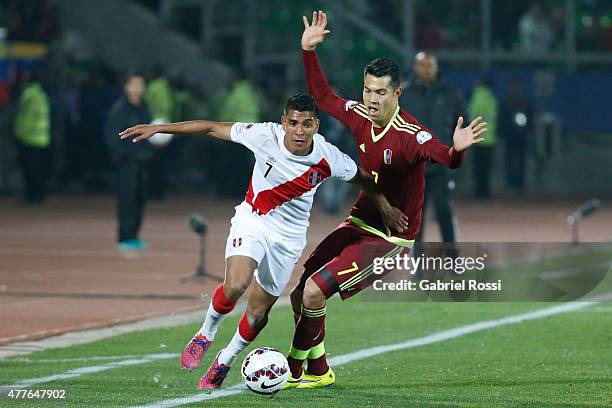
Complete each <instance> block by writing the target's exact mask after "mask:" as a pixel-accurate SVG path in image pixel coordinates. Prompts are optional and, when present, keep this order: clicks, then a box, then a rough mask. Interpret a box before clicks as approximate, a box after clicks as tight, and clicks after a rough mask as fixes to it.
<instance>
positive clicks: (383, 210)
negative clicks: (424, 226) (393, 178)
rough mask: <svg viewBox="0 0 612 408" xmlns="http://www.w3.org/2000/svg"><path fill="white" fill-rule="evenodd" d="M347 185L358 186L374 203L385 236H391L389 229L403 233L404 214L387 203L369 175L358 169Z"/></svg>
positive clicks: (406, 220)
mask: <svg viewBox="0 0 612 408" xmlns="http://www.w3.org/2000/svg"><path fill="white" fill-rule="evenodd" d="M349 183H354V184H357V185H359V186H360V187H361V188H362V190H363V191H364V192H365V193H366V194H367V195H368V197H370V199H371V200H372V201H373V202H374V205H376V208H377V209H378V212H380V215H381V217H382V220H383V223H384V224H385V229H386V233H387V235H391V231H390V228H393V229H394V230H396V231H397V232H404V231H405V230H406V229H407V228H408V217H407V216H406V214H404V213H403V212H402V211H401V210H399V209H397V208H395V207H393V206H392V205H391V203H389V201H388V200H387V197H385V195H384V194H382V193H381V191H380V187H379V186H378V184H376V182H375V181H374V178H373V177H372V175H371V174H370V173H368V172H367V171H365V170H364V169H362V168H361V167H359V168H358V169H357V173H356V174H355V177H353V178H352V179H351V180H349Z"/></svg>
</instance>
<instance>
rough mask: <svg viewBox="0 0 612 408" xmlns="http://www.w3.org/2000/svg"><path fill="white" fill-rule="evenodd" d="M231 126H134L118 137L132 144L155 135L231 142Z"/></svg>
mask: <svg viewBox="0 0 612 408" xmlns="http://www.w3.org/2000/svg"><path fill="white" fill-rule="evenodd" d="M232 125H233V123H232V122H214V121H211V120H192V121H189V122H177V123H168V124H163V125H136V126H133V127H131V128H127V129H125V130H124V131H123V132H120V133H119V136H121V139H129V138H133V139H132V142H134V143H136V142H140V141H141V140H145V139H148V138H150V137H151V136H153V135H154V134H156V133H172V134H175V135H178V134H185V135H210V136H213V137H216V138H218V139H223V140H231V139H230V131H231V129H232Z"/></svg>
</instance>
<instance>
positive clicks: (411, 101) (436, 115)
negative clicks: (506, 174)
mask: <svg viewBox="0 0 612 408" xmlns="http://www.w3.org/2000/svg"><path fill="white" fill-rule="evenodd" d="M412 69H413V72H414V75H413V76H412V77H411V78H410V79H409V81H408V83H407V84H406V86H405V87H404V91H403V92H402V96H401V97H400V106H403V107H404V108H405V109H408V110H409V111H410V112H411V113H412V114H413V115H414V117H415V118H417V120H418V121H419V122H421V123H422V124H423V125H425V126H427V127H428V128H429V129H431V130H432V131H433V132H434V133H435V134H436V135H437V136H438V137H439V138H440V139H441V140H442V141H443V142H444V143H446V144H447V145H449V146H452V145H453V140H452V137H453V136H452V135H453V131H454V128H455V124H456V123H457V118H458V117H459V116H463V117H464V120H466V121H467V115H466V112H465V102H464V100H463V96H462V95H461V93H460V92H459V90H458V89H456V88H455V87H454V86H452V85H451V84H450V83H449V82H448V81H446V79H444V78H443V77H441V76H439V74H438V72H439V71H438V61H437V59H436V57H435V56H434V55H433V54H430V53H425V52H419V53H418V54H417V55H416V57H415V59H414V64H413V66H412ZM454 189H455V181H454V180H453V175H452V172H451V171H450V170H449V169H448V168H446V167H444V166H439V165H437V164H431V163H429V164H427V167H426V173H425V202H424V204H423V221H422V224H421V231H420V232H419V234H418V236H417V241H418V242H422V241H423V232H424V230H425V228H424V226H425V218H426V217H425V213H426V211H427V204H428V202H429V200H433V205H434V209H435V214H436V219H437V221H438V224H439V226H440V234H441V236H442V241H443V242H445V243H454V242H455V241H456V238H457V237H456V230H455V227H456V220H455V218H454V216H453V204H452V191H453V190H454Z"/></svg>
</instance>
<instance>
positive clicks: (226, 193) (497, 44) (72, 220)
mask: <svg viewBox="0 0 612 408" xmlns="http://www.w3.org/2000/svg"><path fill="white" fill-rule="evenodd" d="M541 3H542V5H543V6H544V12H545V16H546V18H547V19H548V21H549V23H550V24H551V27H553V28H554V30H553V31H554V41H552V43H551V44H550V47H549V49H548V50H547V51H546V52H537V53H532V52H527V51H525V50H523V48H522V45H521V40H520V36H519V30H518V21H519V19H520V18H521V16H523V15H524V14H525V13H526V12H527V10H528V9H529V7H530V6H531V4H532V2H531V1H526V0H520V1H512V2H509V1H508V2H506V1H503V2H501V1H499V2H498V1H492V0H455V1H451V0H439V1H435V2H431V1H430V2H427V1H421V0H414V1H411V0H405V1H400V0H396V1H377V2H372V1H369V2H367V1H351V2H348V1H340V0H337V1H328V2H312V1H310V2H307V1H292V2H286V1H280V0H278V1H275V0H260V1H258V0H244V1H239V0H231V1H223V2H221V1H212V0H211V1H203V0H202V1H198V0H167V1H163V0H158V1H155V0H149V1H147V0H135V1H126V0H107V1H95V2H77V1H71V0H57V1H44V0H37V1H36V0H25V1H17V0H0V192H1V196H0V311H1V312H0V346H5V347H4V348H3V352H5V353H7V354H6V355H16V354H20V353H24V352H30V351H32V350H36V349H37V347H39V346H38V345H37V343H31V342H30V341H32V340H37V339H41V338H46V337H49V336H52V335H57V334H61V333H65V332H70V331H79V330H86V329H91V328H97V327H107V326H112V325H115V324H119V323H126V322H131V321H138V320H142V319H144V318H149V317H153V316H173V315H174V314H175V313H176V314H178V313H180V312H184V311H186V310H200V309H203V308H205V307H206V305H207V303H208V297H207V296H208V294H210V293H211V289H212V288H213V287H214V286H215V282H213V281H211V280H208V281H205V282H204V283H199V282H181V278H182V277H184V276H185V275H187V274H189V273H191V272H192V271H193V270H194V269H195V265H196V263H197V254H198V240H197V237H196V236H195V235H194V234H193V233H192V232H191V231H190V230H189V229H188V227H186V225H185V222H184V219H185V216H186V215H187V214H189V213H192V212H199V213H201V214H203V215H204V216H205V217H206V218H207V219H208V220H209V233H208V236H207V240H206V245H207V252H206V256H207V259H206V267H207V269H208V270H209V271H210V272H211V273H213V274H215V275H219V276H222V272H223V259H222V258H223V257H222V251H223V248H224V243H225V238H226V234H227V230H228V227H229V219H230V217H231V215H232V212H233V206H234V205H236V204H237V203H238V202H239V201H240V199H241V194H242V193H243V192H244V190H245V184H243V183H246V180H248V176H249V167H250V163H249V161H248V155H246V156H234V155H232V156H230V157H223V156H222V155H221V153H222V152H224V150H223V148H222V147H219V145H218V144H215V143H212V142H210V141H207V140H195V139H175V140H174V141H173V142H172V144H171V145H170V146H168V147H167V148H165V149H164V150H163V151H162V158H161V162H162V163H163V169H164V171H163V172H161V174H159V175H158V178H156V180H157V181H158V182H159V184H160V185H161V186H162V188H159V187H160V186H152V193H151V194H152V199H151V201H150V202H149V203H148V204H147V209H146V216H145V221H144V226H143V231H142V237H143V239H145V240H147V241H149V243H150V245H151V249H150V251H148V252H146V253H143V254H135V255H126V254H121V253H119V252H118V251H116V250H115V249H114V246H113V245H114V239H115V219H114V198H113V169H112V165H111V163H110V161H109V159H108V155H107V153H106V152H105V145H104V143H103V141H102V128H103V124H104V121H105V115H106V114H107V112H108V109H109V108H110V105H111V104H112V102H113V101H114V100H115V99H116V98H117V96H118V95H119V94H120V88H119V85H118V78H119V76H120V74H121V72H122V71H123V70H125V69H127V68H140V69H142V70H144V71H145V72H147V73H149V74H150V73H152V72H153V70H154V68H156V67H158V66H161V70H162V73H163V75H164V76H166V77H167V78H168V79H169V80H170V83H171V85H172V87H173V89H174V90H175V91H176V92H178V91H182V92H185V93H186V94H188V96H189V101H190V102H189V109H188V110H186V111H183V112H181V113H178V114H177V117H176V118H175V119H180V120H182V119H197V118H210V119H216V118H218V117H219V115H220V108H221V106H222V103H223V102H222V101H223V98H224V97H225V95H226V94H227V90H228V88H229V87H230V86H231V82H232V80H233V79H235V78H236V77H237V76H240V77H242V78H245V79H246V80H247V81H249V82H250V85H251V86H252V87H253V88H254V89H255V90H256V93H257V98H258V99H259V101H260V107H261V113H260V118H261V120H262V121H264V120H277V119H278V117H279V113H280V111H281V109H282V103H283V101H284V99H285V98H286V97H287V96H288V95H291V94H292V93H294V92H296V91H299V90H303V89H304V88H305V83H304V80H303V73H302V65H301V57H300V53H299V45H298V44H299V37H300V34H301V30H302V23H301V16H302V15H309V13H310V12H311V11H312V10H313V9H315V8H322V9H325V10H327V11H328V12H329V13H328V14H329V15H330V29H331V30H332V35H331V36H330V37H329V39H328V40H327V41H326V42H325V44H324V46H323V47H322V48H321V50H320V55H321V59H322V63H323V67H324V69H325V71H326V73H327V75H328V76H329V78H330V81H331V82H332V85H333V86H334V87H335V88H336V89H338V91H339V93H340V94H342V95H343V96H345V97H351V98H354V99H358V98H359V97H360V89H361V88H360V85H361V75H362V71H361V70H362V67H363V66H364V65H365V63H367V62H368V61H369V60H370V59H372V58H374V57H377V56H386V57H390V58H393V59H395V60H397V61H398V62H400V63H401V64H402V68H403V70H404V71H405V72H406V73H408V71H409V67H410V64H411V60H412V58H413V56H414V54H415V52H416V51H417V50H422V49H429V50H432V51H434V52H435V53H436V55H437V56H438V58H439V61H440V64H441V71H442V73H443V74H444V75H445V76H446V77H447V78H448V79H449V80H450V81H451V82H452V84H453V85H455V86H456V87H458V88H459V89H460V90H461V91H462V93H463V94H464V96H465V98H466V99H469V97H470V95H471V91H472V88H473V86H474V84H475V82H476V81H477V80H479V79H483V78H486V79H488V80H490V81H491V83H492V85H493V89H494V92H495V95H496V97H497V98H498V100H500V101H501V100H503V99H504V98H505V97H506V92H507V85H508V82H509V81H510V79H512V78H521V79H522V80H523V81H524V82H525V83H526V84H527V90H528V94H529V97H530V100H531V102H532V103H533V104H534V106H535V110H536V116H535V117H536V122H537V126H536V127H535V129H534V132H533V134H532V135H531V143H530V148H529V154H528V159H527V171H526V178H527V179H526V185H525V186H524V188H523V189H521V190H516V189H511V188H509V186H508V185H507V182H506V180H505V176H504V167H503V160H504V148H503V143H498V145H497V146H496V149H495V165H494V167H493V192H494V194H493V198H492V199H490V200H486V201H479V200H476V199H475V198H473V197H472V189H473V180H472V171H471V161H470V158H469V157H468V161H467V163H466V166H465V167H464V168H462V169H461V170H460V171H459V172H458V178H457V194H456V197H457V200H456V209H457V216H458V218H459V223H460V231H461V234H460V239H461V240H462V241H472V242H474V241H485V242H487V241H488V242H493V241H494V242H534V241H540V242H557V241H561V242H565V241H569V239H570V230H569V227H568V226H567V224H566V222H565V221H566V217H567V216H568V215H569V214H570V213H572V212H573V211H575V209H576V208H577V207H578V206H579V205H580V204H581V203H582V202H583V201H585V200H587V199H590V198H593V197H598V198H600V199H601V201H602V208H601V209H600V210H599V212H597V213H596V214H595V215H594V216H593V217H592V218H588V219H585V220H584V221H583V223H582V225H581V239H582V240H584V241H590V242H608V241H610V240H612V228H611V227H612V210H611V209H609V207H608V205H609V202H610V201H609V200H610V197H611V196H612V183H611V182H610V180H611V178H612V172H611V171H610V165H609V163H610V162H611V160H612V149H610V147H611V146H612V139H611V137H612V120H610V113H609V109H610V105H611V102H612V99H611V98H610V95H609V90H610V89H612V71H611V67H612V3H610V2H608V1H596V0H589V1H586V0H584V1H581V0H576V1H574V0H557V1H555V0H550V1H543V2H541ZM152 44H155V45H154V46H153V45H152ZM32 68H33V69H37V70H39V71H41V72H44V74H45V75H44V78H45V83H44V88H45V90H46V92H47V94H48V96H49V98H50V101H51V114H52V121H51V123H52V138H51V140H52V142H51V149H50V155H49V163H48V166H49V167H48V168H49V180H48V188H49V191H50V193H49V197H48V199H47V201H46V202H45V203H44V204H42V205H39V206H24V205H22V204H21V203H20V202H19V200H18V196H19V192H20V191H21V190H22V181H21V174H20V170H19V166H18V160H17V152H16V148H15V145H14V142H13V132H12V123H13V120H14V116H15V111H16V100H17V98H18V96H19V93H20V86H21V78H22V72H23V71H25V70H28V69H32ZM408 110H409V107H408ZM181 115H183V116H181ZM75 118H78V119H75ZM237 120H239V118H237ZM324 123H325V122H324ZM322 129H323V130H325V124H324V125H323V128H322ZM345 146H346V148H347V149H350V148H354V147H352V145H351V141H350V140H348V142H345ZM242 161H244V162H242ZM236 175H238V176H236ZM227 177H231V182H228V179H227ZM160 180H163V182H162V181H160ZM156 187H157V188H156ZM160 191H161V194H159V193H160ZM156 192H157V193H156ZM354 195H355V192H354V191H353V192H351V193H350V194H349V196H348V197H347V198H345V199H344V200H343V201H342V203H341V206H340V210H339V212H337V213H334V214H328V213H327V212H326V211H324V209H323V208H321V204H320V203H316V204H315V205H316V208H315V210H314V212H313V215H312V226H311V229H310V230H309V234H308V239H309V246H308V248H307V250H306V251H305V253H308V251H309V250H310V249H312V248H313V245H315V244H316V243H317V242H318V241H319V240H320V239H321V238H322V237H323V236H324V235H325V234H326V232H327V231H328V230H329V229H330V228H331V227H332V226H333V225H335V224H336V223H337V222H338V221H339V220H341V219H342V216H343V214H345V213H346V210H347V209H348V208H349V206H350V203H351V198H352V197H354ZM315 201H318V200H315ZM427 228H428V230H427V236H428V239H429V240H432V241H435V240H436V239H439V238H438V232H437V227H436V225H435V224H434V223H431V222H430V223H428V227H427ZM173 346H176V345H173ZM178 347H182V345H180V346H178ZM175 348H176V347H175ZM0 382H2V381H0Z"/></svg>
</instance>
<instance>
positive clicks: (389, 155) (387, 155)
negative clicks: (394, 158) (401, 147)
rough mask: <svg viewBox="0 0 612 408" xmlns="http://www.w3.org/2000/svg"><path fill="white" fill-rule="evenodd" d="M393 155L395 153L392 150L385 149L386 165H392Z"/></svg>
mask: <svg viewBox="0 0 612 408" xmlns="http://www.w3.org/2000/svg"><path fill="white" fill-rule="evenodd" d="M392 154H393V152H392V151H391V149H385V153H384V159H385V164H391V155H392Z"/></svg>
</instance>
